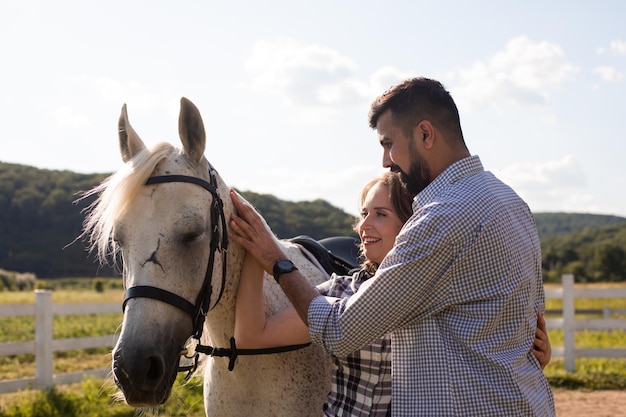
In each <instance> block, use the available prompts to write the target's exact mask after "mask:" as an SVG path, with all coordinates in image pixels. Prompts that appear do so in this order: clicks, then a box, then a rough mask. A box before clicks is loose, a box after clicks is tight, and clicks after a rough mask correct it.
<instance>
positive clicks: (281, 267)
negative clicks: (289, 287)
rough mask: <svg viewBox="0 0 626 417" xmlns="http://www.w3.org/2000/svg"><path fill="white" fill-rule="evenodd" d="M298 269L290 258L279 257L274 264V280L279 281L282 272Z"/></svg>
mask: <svg viewBox="0 0 626 417" xmlns="http://www.w3.org/2000/svg"><path fill="white" fill-rule="evenodd" d="M297 269H298V268H297V267H296V266H295V265H294V264H293V262H291V261H290V260H289V259H279V260H277V261H276V263H275V264H274V268H273V270H272V272H273V274H274V280H275V281H276V282H277V283H279V282H278V280H279V278H280V276H281V275H282V274H286V273H289V272H291V271H296V270H297Z"/></svg>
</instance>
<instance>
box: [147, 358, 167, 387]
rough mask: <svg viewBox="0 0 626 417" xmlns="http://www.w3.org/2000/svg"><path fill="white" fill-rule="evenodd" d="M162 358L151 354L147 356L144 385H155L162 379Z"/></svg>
mask: <svg viewBox="0 0 626 417" xmlns="http://www.w3.org/2000/svg"><path fill="white" fill-rule="evenodd" d="M163 369H164V364H163V358H162V357H161V356H157V355H153V356H149V357H148V367H147V370H146V385H150V386H157V385H159V383H160V382H161V380H162V379H163Z"/></svg>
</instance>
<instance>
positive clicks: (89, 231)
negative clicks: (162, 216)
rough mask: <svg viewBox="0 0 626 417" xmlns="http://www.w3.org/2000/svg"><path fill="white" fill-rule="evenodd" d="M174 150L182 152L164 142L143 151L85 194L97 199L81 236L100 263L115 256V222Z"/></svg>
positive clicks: (90, 209) (88, 210)
mask: <svg viewBox="0 0 626 417" xmlns="http://www.w3.org/2000/svg"><path fill="white" fill-rule="evenodd" d="M174 151H176V152H180V151H179V150H178V149H177V148H175V147H174V146H173V145H171V144H169V143H165V142H161V143H157V144H156V145H154V146H153V147H152V148H150V149H148V148H146V149H143V150H142V151H141V152H139V153H138V154H137V155H135V157H134V158H133V159H132V160H131V161H129V162H127V163H126V164H125V165H124V166H123V167H122V168H121V169H120V170H119V171H117V172H116V173H114V174H113V175H111V176H110V177H108V178H107V179H105V180H104V181H103V182H102V183H101V184H100V185H98V186H96V187H94V188H92V189H91V190H90V191H87V192H86V193H85V194H84V195H83V197H82V198H87V197H89V196H93V195H97V196H98V197H97V198H96V200H95V201H94V202H93V203H91V204H90V205H89V206H88V207H87V208H86V210H85V211H86V216H85V221H84V222H83V233H82V235H81V236H82V237H83V238H86V239H87V241H88V243H89V244H88V249H89V252H90V253H91V252H94V251H95V252H96V253H97V255H98V259H99V260H100V262H104V261H105V259H107V258H108V257H113V256H115V254H116V253H117V251H118V247H117V244H116V242H115V239H114V233H115V222H116V221H117V219H119V218H120V217H121V216H122V215H124V213H125V212H126V210H127V209H128V205H129V203H130V202H131V201H133V199H134V198H135V196H136V195H137V194H138V193H139V190H140V189H141V187H143V186H144V185H145V183H146V180H147V179H148V178H149V177H150V174H151V173H152V172H153V171H154V168H155V167H156V165H157V164H158V163H159V161H161V160H162V159H163V158H165V157H166V156H167V155H169V154H170V153H172V152H174Z"/></svg>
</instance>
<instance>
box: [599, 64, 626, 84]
mask: <svg viewBox="0 0 626 417" xmlns="http://www.w3.org/2000/svg"><path fill="white" fill-rule="evenodd" d="M593 72H594V73H596V74H598V75H600V77H602V79H603V80H604V81H609V82H619V81H622V80H623V79H624V74H622V73H621V72H620V71H618V70H617V69H615V68H613V67H595V68H594V69H593Z"/></svg>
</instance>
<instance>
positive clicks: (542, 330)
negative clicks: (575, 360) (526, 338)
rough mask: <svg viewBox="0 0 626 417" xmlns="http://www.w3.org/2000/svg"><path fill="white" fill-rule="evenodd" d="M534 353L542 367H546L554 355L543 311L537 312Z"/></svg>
mask: <svg viewBox="0 0 626 417" xmlns="http://www.w3.org/2000/svg"><path fill="white" fill-rule="evenodd" d="M533 354H534V355H535V357H536V358H537V360H538V361H539V364H540V365H541V369H544V368H545V367H546V366H547V365H548V363H549V362H550V358H551V357H552V346H551V345H550V339H549V338H548V330H547V329H546V321H545V319H544V318H543V315H541V313H539V314H537V329H536V330H535V341H534V343H533Z"/></svg>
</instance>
